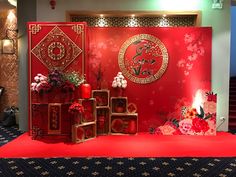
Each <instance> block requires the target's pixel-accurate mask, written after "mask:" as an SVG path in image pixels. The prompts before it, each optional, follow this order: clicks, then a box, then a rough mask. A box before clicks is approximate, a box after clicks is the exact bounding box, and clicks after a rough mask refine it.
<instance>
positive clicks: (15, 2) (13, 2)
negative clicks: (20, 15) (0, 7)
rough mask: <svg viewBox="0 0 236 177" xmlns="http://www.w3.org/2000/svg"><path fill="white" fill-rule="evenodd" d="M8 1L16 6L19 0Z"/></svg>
mask: <svg viewBox="0 0 236 177" xmlns="http://www.w3.org/2000/svg"><path fill="white" fill-rule="evenodd" d="M8 2H9V3H10V4H11V5H13V6H15V7H16V6H17V0H8Z"/></svg>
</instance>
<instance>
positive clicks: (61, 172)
mask: <svg viewBox="0 0 236 177" xmlns="http://www.w3.org/2000/svg"><path fill="white" fill-rule="evenodd" d="M22 133H23V132H21V131H19V130H18V129H17V127H10V128H5V127H2V126H0V140H1V141H0V142H1V144H0V145H1V146H2V145H4V144H6V143H8V142H9V141H11V140H13V139H14V138H16V137H17V136H19V135H20V134H22ZM38 148H40V147H38ZM111 148H112V145H111ZM174 149H175V148H174V147H173V151H174ZM0 150H1V147H0ZM0 176H1V177H15V176H22V177H37V176H50V177H60V176H62V177H64V176H84V177H87V176H88V177H89V176H102V177H107V176H112V177H114V176H118V177H120V176H122V177H142V176H154V177H165V176H166V177H236V158H235V157H231V158H196V157H186V158H13V159H9V158H1V159H0Z"/></svg>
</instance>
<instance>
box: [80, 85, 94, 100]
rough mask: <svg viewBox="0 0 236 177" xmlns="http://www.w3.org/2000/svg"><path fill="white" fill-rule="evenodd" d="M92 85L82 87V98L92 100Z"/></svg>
mask: <svg viewBox="0 0 236 177" xmlns="http://www.w3.org/2000/svg"><path fill="white" fill-rule="evenodd" d="M91 90H92V88H91V85H90V84H88V83H85V84H82V85H81V98H83V99H88V98H91Z"/></svg>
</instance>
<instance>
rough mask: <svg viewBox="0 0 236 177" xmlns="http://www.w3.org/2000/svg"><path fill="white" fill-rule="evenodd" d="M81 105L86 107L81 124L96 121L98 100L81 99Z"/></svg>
mask: <svg viewBox="0 0 236 177" xmlns="http://www.w3.org/2000/svg"><path fill="white" fill-rule="evenodd" d="M79 102H80V104H82V105H83V107H84V113H83V114H82V119H81V123H82V124H83V123H88V122H94V121H96V100H95V98H89V99H79Z"/></svg>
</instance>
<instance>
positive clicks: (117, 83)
mask: <svg viewBox="0 0 236 177" xmlns="http://www.w3.org/2000/svg"><path fill="white" fill-rule="evenodd" d="M112 87H113V88H115V89H117V92H118V96H123V91H124V89H125V88H126V87H127V80H126V79H125V77H124V76H123V74H122V72H118V73H117V75H116V77H114V79H113V82H112Z"/></svg>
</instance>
